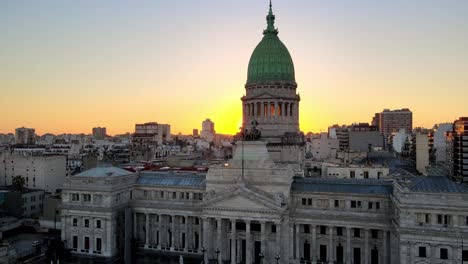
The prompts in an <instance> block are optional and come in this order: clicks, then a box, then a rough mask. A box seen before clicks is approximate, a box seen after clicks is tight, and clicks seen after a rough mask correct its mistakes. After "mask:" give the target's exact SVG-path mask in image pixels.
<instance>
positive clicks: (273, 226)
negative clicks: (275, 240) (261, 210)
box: [271, 224, 276, 233]
mask: <svg viewBox="0 0 468 264" xmlns="http://www.w3.org/2000/svg"><path fill="white" fill-rule="evenodd" d="M271 232H272V233H276V225H275V224H272V225H271Z"/></svg>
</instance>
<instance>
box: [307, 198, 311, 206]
mask: <svg viewBox="0 0 468 264" xmlns="http://www.w3.org/2000/svg"><path fill="white" fill-rule="evenodd" d="M307 205H309V206H311V205H312V198H308V199H307Z"/></svg>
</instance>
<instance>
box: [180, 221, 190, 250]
mask: <svg viewBox="0 0 468 264" xmlns="http://www.w3.org/2000/svg"><path fill="white" fill-rule="evenodd" d="M182 217H183V218H184V223H185V225H184V231H185V241H184V242H185V245H184V251H185V252H188V249H189V241H190V232H189V227H190V224H189V217H188V216H186V215H184V216H182Z"/></svg>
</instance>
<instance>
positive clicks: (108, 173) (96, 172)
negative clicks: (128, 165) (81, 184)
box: [74, 166, 132, 177]
mask: <svg viewBox="0 0 468 264" xmlns="http://www.w3.org/2000/svg"><path fill="white" fill-rule="evenodd" d="M131 174H132V172H130V171H127V170H124V169H120V168H117V167H110V166H109V167H96V168H92V169H89V170H86V171H83V172H81V173H79V174H76V175H75V176H74V177H119V176H128V175H131Z"/></svg>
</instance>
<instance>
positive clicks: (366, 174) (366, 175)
mask: <svg viewBox="0 0 468 264" xmlns="http://www.w3.org/2000/svg"><path fill="white" fill-rule="evenodd" d="M364 179H369V172H368V171H364Z"/></svg>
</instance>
